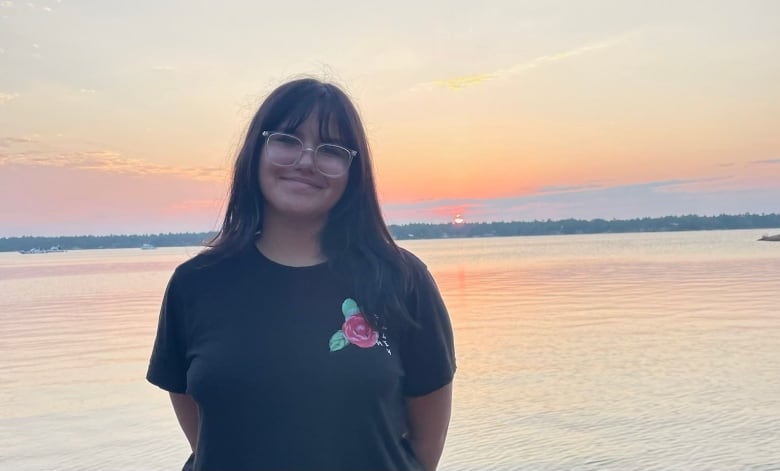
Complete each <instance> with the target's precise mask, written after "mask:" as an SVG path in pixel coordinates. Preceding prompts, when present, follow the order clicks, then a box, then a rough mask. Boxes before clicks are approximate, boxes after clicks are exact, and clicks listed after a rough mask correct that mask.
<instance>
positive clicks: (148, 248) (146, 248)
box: [141, 244, 157, 250]
mask: <svg viewBox="0 0 780 471" xmlns="http://www.w3.org/2000/svg"><path fill="white" fill-rule="evenodd" d="M156 248H157V247H155V246H154V245H152V244H143V245H141V250H154V249H156Z"/></svg>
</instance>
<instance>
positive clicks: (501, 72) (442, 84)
mask: <svg viewBox="0 0 780 471" xmlns="http://www.w3.org/2000/svg"><path fill="white" fill-rule="evenodd" d="M628 36H629V35H628V34H627V35H623V36H620V37H618V38H615V39H610V40H606V41H599V42H595V43H591V44H586V45H584V46H580V47H578V48H575V49H570V50H568V51H563V52H560V53H557V54H550V55H544V56H539V57H536V58H534V59H531V60H529V61H526V62H521V63H519V64H515V65H512V66H509V67H506V68H502V69H498V70H494V71H492V72H483V73H477V74H473V75H464V76H460V77H451V78H447V79H441V80H435V81H433V82H426V83H422V84H419V85H417V86H415V87H413V88H412V90H415V91H416V90H430V89H432V88H447V89H449V90H461V89H463V88H467V87H473V86H476V85H480V84H482V83H485V82H488V81H490V80H496V79H507V78H511V77H514V76H517V75H520V74H522V73H524V72H526V71H528V70H531V69H536V68H539V67H543V66H545V65H548V64H552V63H554V62H559V61H562V60H565V59H569V58H571V57H576V56H580V55H583V54H588V53H590V52H594V51H598V50H602V49H607V48H610V47H613V46H615V45H617V44H619V43H621V42H622V41H624V40H625V39H626V38H627V37H628Z"/></svg>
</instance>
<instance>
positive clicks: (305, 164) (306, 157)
mask: <svg viewBox="0 0 780 471" xmlns="http://www.w3.org/2000/svg"><path fill="white" fill-rule="evenodd" d="M314 152H315V150H314V149H312V148H311V147H304V148H303V151H302V152H301V158H300V159H298V162H296V164H295V168H314Z"/></svg>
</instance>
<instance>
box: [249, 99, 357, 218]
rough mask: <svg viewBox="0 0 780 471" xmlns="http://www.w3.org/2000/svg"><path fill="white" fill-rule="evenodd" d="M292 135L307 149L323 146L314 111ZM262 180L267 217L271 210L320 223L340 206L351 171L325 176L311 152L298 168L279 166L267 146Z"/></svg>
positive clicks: (305, 156) (262, 161)
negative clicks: (338, 204) (268, 152)
mask: <svg viewBox="0 0 780 471" xmlns="http://www.w3.org/2000/svg"><path fill="white" fill-rule="evenodd" d="M269 131H274V130H269ZM291 134H294V135H295V136H297V137H298V138H299V139H300V140H301V141H303V144H304V146H305V147H306V148H312V149H314V148H316V147H317V146H318V145H319V144H322V142H320V129H319V121H317V118H316V113H314V112H312V113H311V115H309V117H308V118H307V119H306V121H304V122H303V123H301V125H300V126H299V127H298V128H297V129H296V130H295V132H293V133H291ZM334 135H337V134H335V133H334ZM259 178H260V191H262V193H263V196H264V197H265V211H266V214H267V213H268V212H269V211H270V212H275V213H278V214H279V215H283V216H293V217H309V218H312V219H313V220H317V219H321V218H324V217H326V216H327V214H328V212H329V211H330V210H331V209H332V208H333V207H334V206H335V205H336V203H338V201H339V199H340V198H341V195H343V194H344V190H345V189H346V187H347V181H348V179H349V172H347V173H346V174H344V175H342V176H340V177H327V176H325V175H323V174H322V173H320V171H319V170H317V167H316V166H315V165H314V153H313V152H312V151H306V152H304V155H303V157H302V158H301V159H300V161H299V162H298V163H297V164H296V165H293V166H290V167H280V166H278V165H274V164H273V163H271V162H269V161H268V157H267V150H266V148H265V147H264V148H263V152H262V154H261V155H260V176H259Z"/></svg>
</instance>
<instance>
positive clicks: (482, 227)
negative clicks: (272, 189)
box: [0, 213, 780, 252]
mask: <svg viewBox="0 0 780 471" xmlns="http://www.w3.org/2000/svg"><path fill="white" fill-rule="evenodd" d="M388 228H389V230H390V233H391V234H392V236H393V237H394V238H395V239H399V240H400V239H440V238H446V237H505V236H531V235H557V234H601V233H610V232H611V233H618V232H668V231H701V230H725V229H773V228H780V214H774V213H773V214H749V213H748V214H738V215H728V214H722V215H720V216H696V215H688V216H666V217H660V218H637V219H624V220H618V219H612V220H605V219H592V220H590V221H586V220H581V219H562V220H557V221H553V220H550V219H547V220H544V221H511V222H477V223H465V224H458V225H454V224H425V223H414V224H401V225H397V224H393V225H390V226H389V227H388ZM214 235H215V233H214V232H187V233H167V234H140V235H108V236H62V237H29V236H28V237H7V238H0V252H8V251H17V250H30V249H33V248H40V249H48V248H50V247H53V246H59V247H61V248H62V249H65V250H75V249H120V248H133V247H141V246H142V245H143V244H151V245H154V246H155V247H184V246H200V245H203V244H204V242H206V241H208V240H209V239H211V238H212V237H214Z"/></svg>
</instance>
